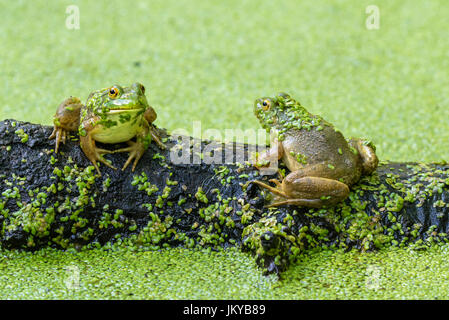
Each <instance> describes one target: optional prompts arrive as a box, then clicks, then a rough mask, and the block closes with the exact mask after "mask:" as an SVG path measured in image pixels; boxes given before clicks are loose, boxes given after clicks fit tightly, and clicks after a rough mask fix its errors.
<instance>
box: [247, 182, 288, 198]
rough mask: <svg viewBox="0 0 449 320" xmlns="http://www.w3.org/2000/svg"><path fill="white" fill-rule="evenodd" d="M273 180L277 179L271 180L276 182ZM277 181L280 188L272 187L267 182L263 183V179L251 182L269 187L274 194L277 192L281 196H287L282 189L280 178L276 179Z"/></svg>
mask: <svg viewBox="0 0 449 320" xmlns="http://www.w3.org/2000/svg"><path fill="white" fill-rule="evenodd" d="M273 180H276V179H271V180H270V182H274V181H273ZM276 182H277V183H276ZM276 182H275V183H276V185H277V186H278V188H274V187H272V186H270V185H268V184H266V183H263V182H262V181H259V180H253V181H250V183H254V184H257V185H258V186H261V187H262V188H265V189H268V190H270V191H271V192H272V193H274V194H276V195H278V196H281V197H283V198H287V195H286V194H285V193H284V192H283V191H282V190H281V187H282V185H281V183H280V182H279V181H278V180H276Z"/></svg>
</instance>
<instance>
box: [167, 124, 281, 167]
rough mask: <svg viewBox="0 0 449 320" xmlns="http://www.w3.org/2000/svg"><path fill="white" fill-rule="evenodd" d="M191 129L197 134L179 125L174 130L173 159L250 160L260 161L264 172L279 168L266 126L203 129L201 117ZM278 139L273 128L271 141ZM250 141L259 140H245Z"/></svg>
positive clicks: (181, 161)
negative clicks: (243, 128)
mask: <svg viewBox="0 0 449 320" xmlns="http://www.w3.org/2000/svg"><path fill="white" fill-rule="evenodd" d="M192 129H193V130H192V131H193V134H192V135H193V137H194V138H192V137H191V136H190V135H189V132H188V131H187V130H185V129H176V130H173V132H172V133H171V138H172V140H173V141H175V142H176V143H175V145H174V146H172V147H171V148H170V162H171V163H173V164H200V163H204V164H232V163H241V164H244V163H249V164H251V165H258V166H259V167H260V173H261V174H262V175H264V174H273V173H274V172H276V171H277V169H278V153H277V148H271V149H269V148H268V147H267V145H266V140H267V132H266V131H265V130H264V129H257V130H256V129H246V130H242V129H225V130H224V133H223V131H221V130H218V129H207V130H205V131H204V132H202V130H201V121H194V122H193V123H192ZM276 139H277V134H276V132H275V131H272V132H271V133H270V141H271V145H275V144H276ZM248 141H256V144H243V143H244V142H248ZM225 142H233V143H225ZM234 142H235V143H234ZM240 142H242V143H240Z"/></svg>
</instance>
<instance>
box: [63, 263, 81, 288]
mask: <svg viewBox="0 0 449 320" xmlns="http://www.w3.org/2000/svg"><path fill="white" fill-rule="evenodd" d="M65 271H66V277H65V279H64V284H65V286H66V288H67V289H69V290H77V289H79V287H80V270H79V268H78V266H76V265H70V266H67V267H66V268H65Z"/></svg>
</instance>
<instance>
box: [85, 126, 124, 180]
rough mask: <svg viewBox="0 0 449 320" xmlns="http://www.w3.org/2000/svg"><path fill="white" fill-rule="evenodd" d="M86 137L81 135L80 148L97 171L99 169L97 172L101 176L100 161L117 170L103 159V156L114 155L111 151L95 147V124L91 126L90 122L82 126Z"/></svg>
mask: <svg viewBox="0 0 449 320" xmlns="http://www.w3.org/2000/svg"><path fill="white" fill-rule="evenodd" d="M82 127H83V129H84V130H83V132H84V133H85V134H84V135H82V134H80V146H81V149H82V150H83V152H84V154H85V155H86V157H87V158H88V159H89V160H90V161H91V162H92V163H93V165H94V167H95V169H97V172H98V173H99V174H100V176H101V172H100V169H99V168H98V165H97V161H100V162H101V163H103V164H105V165H106V166H108V167H109V168H112V169H114V170H117V168H116V167H114V166H113V165H111V164H110V163H109V162H107V161H106V159H105V158H103V154H107V153H113V152H112V151H110V150H106V149H100V148H97V147H96V145H95V140H94V139H93V135H94V134H95V127H94V125H93V124H91V123H90V122H89V121H86V123H83V124H82Z"/></svg>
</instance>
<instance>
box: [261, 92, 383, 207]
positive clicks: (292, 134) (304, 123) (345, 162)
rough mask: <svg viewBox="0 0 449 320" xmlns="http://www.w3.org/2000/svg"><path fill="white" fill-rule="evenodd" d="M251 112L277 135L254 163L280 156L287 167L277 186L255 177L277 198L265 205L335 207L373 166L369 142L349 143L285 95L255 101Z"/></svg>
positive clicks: (372, 149) (320, 119) (369, 172)
mask: <svg viewBox="0 0 449 320" xmlns="http://www.w3.org/2000/svg"><path fill="white" fill-rule="evenodd" d="M254 112H255V115H256V116H257V118H258V119H259V121H260V122H261V124H262V126H263V127H264V128H265V129H266V130H267V131H270V130H274V131H275V133H276V134H275V135H274V136H275V137H276V138H274V139H272V141H271V145H270V149H269V150H268V151H267V152H265V153H263V154H262V155H260V157H259V159H258V165H256V167H258V168H259V169H260V167H262V166H264V165H266V164H268V163H269V162H270V158H271V159H272V161H273V159H278V160H279V159H282V160H283V162H284V163H285V165H286V166H287V168H288V169H289V170H290V171H291V172H290V173H289V174H288V175H287V176H286V177H285V178H284V179H283V180H282V182H279V181H278V180H276V179H271V180H270V182H273V183H275V184H276V187H271V186H269V185H267V184H265V183H263V182H260V181H253V183H256V184H258V185H260V186H262V187H264V188H267V189H268V190H270V191H271V192H272V193H274V194H275V195H277V196H278V197H279V198H280V200H279V201H278V202H275V203H272V204H270V205H269V207H273V206H280V205H286V204H287V205H289V204H291V205H297V206H304V207H312V208H320V207H323V206H332V205H335V204H337V203H338V202H340V201H342V200H344V199H345V198H346V197H348V195H349V186H351V185H353V184H355V183H356V182H357V181H358V180H359V179H360V177H361V175H362V174H363V175H369V174H371V173H372V172H373V171H374V170H376V168H377V165H378V158H377V156H376V154H375V147H374V145H373V144H371V143H370V142H369V141H366V140H362V139H350V140H349V141H347V140H346V139H345V138H344V137H343V135H342V134H341V133H340V132H339V131H337V130H336V129H335V128H334V127H333V126H332V124H330V123H329V122H327V121H325V120H324V119H323V118H321V117H320V116H317V115H313V114H311V113H309V112H308V111H307V110H306V109H305V108H304V107H303V106H301V104H300V103H299V102H298V101H295V100H294V99H292V98H291V97H290V96H289V95H288V94H285V93H280V94H278V95H277V96H276V97H274V98H262V99H258V100H256V102H255V106H254ZM273 157H276V158H273ZM261 163H262V164H261Z"/></svg>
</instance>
